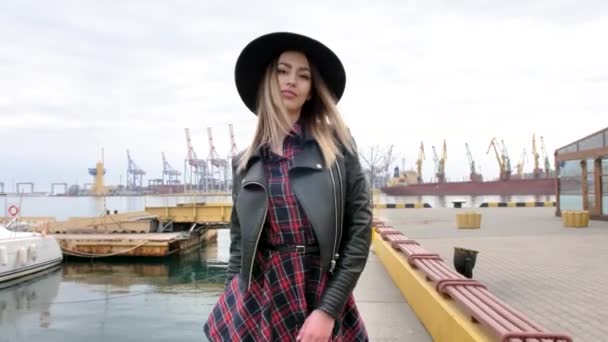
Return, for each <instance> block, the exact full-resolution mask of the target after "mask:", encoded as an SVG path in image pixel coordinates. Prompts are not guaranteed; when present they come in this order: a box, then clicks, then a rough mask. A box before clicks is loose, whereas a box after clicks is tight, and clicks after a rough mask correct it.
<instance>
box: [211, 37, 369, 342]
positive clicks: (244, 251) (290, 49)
mask: <svg viewBox="0 0 608 342" xmlns="http://www.w3.org/2000/svg"><path fill="white" fill-rule="evenodd" d="M235 79H236V85H237V89H238V92H239V94H240V96H241V99H242V100H243V102H245V105H247V107H248V108H249V109H250V110H251V111H252V112H254V113H255V114H256V115H257V116H258V125H257V129H256V132H255V136H254V139H253V142H252V144H251V145H250V146H249V148H248V149H247V150H246V151H244V152H243V153H241V154H240V155H239V156H238V157H237V158H235V159H234V160H233V190H232V199H233V203H234V207H233V210H232V218H231V227H230V236H231V240H232V241H231V245H230V260H229V265H228V278H227V283H226V289H225V291H224V293H223V294H222V295H221V296H220V298H219V300H218V303H217V304H216V306H215V307H214V308H213V310H212V312H211V315H210V316H209V319H208V321H207V323H206V324H205V327H204V330H205V334H206V335H207V337H208V338H209V339H210V340H211V341H293V340H296V341H303V342H307V341H323V342H325V341H328V340H334V341H367V340H368V337H367V332H366V330H365V327H364V324H363V321H362V319H361V317H360V316H359V313H358V311H357V308H356V305H355V302H354V299H353V296H352V291H353V289H354V287H355V285H356V283H357V280H358V279H359V275H360V274H361V272H362V271H363V268H364V266H365V263H366V260H367V256H368V253H369V247H370V236H371V210H370V206H369V187H368V185H367V182H366V180H365V177H364V175H363V172H362V170H361V167H360V164H359V159H358V156H357V152H356V147H355V144H354V141H353V140H352V138H351V136H350V134H349V132H348V129H347V127H346V125H345V124H344V122H343V120H342V118H341V116H340V113H339V112H338V110H337V109H336V103H337V101H338V100H339V99H340V97H341V96H342V93H343V92H344V86H345V80H346V76H345V72H344V68H343V66H342V63H341V62H340V60H339V59H338V57H337V56H336V55H335V54H334V53H333V52H332V51H331V50H330V49H329V48H327V47H326V46H325V45H323V44H321V43H320V42H318V41H316V40H314V39H311V38H309V37H306V36H302V35H298V34H294V33H286V32H279V33H271V34H267V35H264V36H261V37H259V38H257V39H255V40H254V41H252V42H251V43H249V44H248V45H247V46H246V47H245V48H244V49H243V51H242V52H241V54H240V56H239V58H238V60H237V63H236V68H235Z"/></svg>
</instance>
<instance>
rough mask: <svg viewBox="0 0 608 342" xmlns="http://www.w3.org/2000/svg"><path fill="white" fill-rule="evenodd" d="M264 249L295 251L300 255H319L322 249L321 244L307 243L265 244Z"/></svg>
mask: <svg viewBox="0 0 608 342" xmlns="http://www.w3.org/2000/svg"><path fill="white" fill-rule="evenodd" d="M264 249H267V250H270V251H277V252H293V253H298V254H300V255H319V253H320V252H321V249H320V248H319V246H311V245H308V246H305V245H282V246H269V245H267V246H264Z"/></svg>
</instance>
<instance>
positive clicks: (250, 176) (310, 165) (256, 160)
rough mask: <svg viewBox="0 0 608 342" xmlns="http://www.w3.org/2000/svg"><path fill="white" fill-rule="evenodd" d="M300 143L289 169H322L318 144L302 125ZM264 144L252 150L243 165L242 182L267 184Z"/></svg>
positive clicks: (321, 158)
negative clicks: (299, 149) (245, 164)
mask: <svg viewBox="0 0 608 342" xmlns="http://www.w3.org/2000/svg"><path fill="white" fill-rule="evenodd" d="M299 136H300V139H301V143H302V151H301V152H300V153H298V154H297V155H296V156H295V158H294V160H293V164H292V166H291V169H296V168H305V169H312V170H322V169H323V155H322V154H321V151H320V149H319V145H318V144H317V141H316V140H315V138H314V137H313V136H312V134H311V132H310V130H309V129H305V128H304V127H303V126H302V133H301V134H299ZM263 149H264V146H258V147H256V149H255V150H254V151H253V154H252V155H251V158H249V160H248V161H247V166H246V167H245V171H244V177H243V182H242V184H243V185H244V184H247V183H251V182H254V183H260V184H262V185H264V186H267V183H268V182H267V179H266V173H265V170H264V158H263V155H264V150H263Z"/></svg>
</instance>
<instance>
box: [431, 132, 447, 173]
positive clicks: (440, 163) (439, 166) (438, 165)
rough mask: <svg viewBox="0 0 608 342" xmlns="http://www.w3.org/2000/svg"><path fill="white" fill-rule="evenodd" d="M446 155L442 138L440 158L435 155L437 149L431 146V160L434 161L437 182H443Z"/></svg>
mask: <svg viewBox="0 0 608 342" xmlns="http://www.w3.org/2000/svg"><path fill="white" fill-rule="evenodd" d="M447 157H448V156H447V149H446V142H445V139H444V140H443V151H442V152H441V158H439V157H438V156H437V151H436V150H435V146H433V160H434V161H435V176H437V183H445V161H446V159H447Z"/></svg>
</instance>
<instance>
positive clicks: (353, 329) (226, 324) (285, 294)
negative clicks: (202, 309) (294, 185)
mask: <svg viewBox="0 0 608 342" xmlns="http://www.w3.org/2000/svg"><path fill="white" fill-rule="evenodd" d="M301 137H302V131H301V128H300V125H299V124H297V123H296V125H294V128H293V129H292V132H291V134H290V135H288V136H287V137H286V138H285V140H284V142H283V154H284V156H278V155H276V154H274V153H272V152H269V151H267V153H265V156H264V165H265V169H266V174H267V177H268V186H269V187H268V192H269V193H268V204H269V205H268V222H267V225H266V227H265V228H264V231H263V235H262V239H265V242H264V243H265V244H267V245H271V246H280V245H316V244H317V240H316V238H315V235H314V233H313V230H312V227H311V225H310V223H309V222H308V219H307V217H306V215H305V214H304V211H303V210H302V209H301V207H300V205H299V204H298V202H297V199H296V198H295V196H294V194H293V191H292V189H291V186H290V183H289V178H288V176H287V172H288V170H289V166H290V165H291V163H292V161H293V158H294V156H295V155H296V154H297V153H298V152H300V151H301V146H300V141H301V140H300V139H301ZM260 244H263V243H260ZM328 277H329V275H328V274H327V273H326V272H321V262H320V257H319V256H318V255H299V254H297V253H293V252H278V251H268V250H267V249H266V250H265V251H262V250H258V251H257V252H256V257H255V264H254V269H253V276H252V281H251V287H250V289H249V290H246V291H245V292H243V293H241V292H240V291H239V285H238V282H239V281H240V280H239V277H238V276H235V277H233V278H232V280H231V281H230V282H229V284H228V286H227V287H226V290H225V291H224V293H223V294H222V295H221V296H220V298H219V300H218V302H217V304H216V305H215V307H214V308H213V310H212V312H211V314H210V315H209V319H208V321H207V323H206V324H205V327H204V331H205V334H206V335H207V338H209V340H211V341H252V342H253V341H255V342H257V341H294V340H295V337H296V335H297V333H298V330H299V328H300V327H301V326H302V325H303V324H304V321H305V320H306V318H307V317H308V315H310V313H311V312H312V311H313V310H314V309H315V308H317V307H318V305H319V303H320V300H321V296H322V294H323V292H324V290H325V287H326V285H327V282H328V280H329V279H328ZM336 324H337V326H336V327H335V329H334V337H333V339H332V341H346V342H350V341H367V340H368V336H367V332H366V330H365V326H364V324H363V321H362V319H361V317H360V315H359V312H358V310H357V307H356V305H355V300H354V297H353V295H352V294H351V295H350V296H349V298H348V300H347V302H346V305H345V307H344V310H343V311H342V313H341V314H340V316H339V319H338V320H337V321H336Z"/></svg>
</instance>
